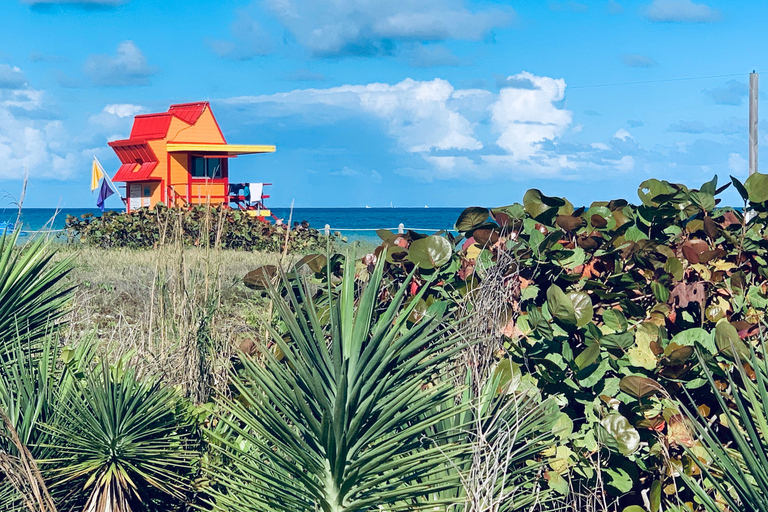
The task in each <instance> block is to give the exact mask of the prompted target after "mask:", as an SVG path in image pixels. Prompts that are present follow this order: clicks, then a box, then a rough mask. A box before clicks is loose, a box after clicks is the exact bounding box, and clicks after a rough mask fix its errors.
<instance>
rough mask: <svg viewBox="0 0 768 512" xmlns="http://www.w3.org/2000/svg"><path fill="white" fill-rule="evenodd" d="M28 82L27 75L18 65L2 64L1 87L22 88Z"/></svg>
mask: <svg viewBox="0 0 768 512" xmlns="http://www.w3.org/2000/svg"><path fill="white" fill-rule="evenodd" d="M26 83H27V77H26V76H24V73H23V72H22V71H21V69H19V68H18V67H16V66H9V65H8V64H0V89H20V88H22V87H24V86H25V85H26Z"/></svg>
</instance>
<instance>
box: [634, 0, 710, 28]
mask: <svg viewBox="0 0 768 512" xmlns="http://www.w3.org/2000/svg"><path fill="white" fill-rule="evenodd" d="M645 17H646V18H648V19H649V20H651V21H658V22H673V23H685V22H693V23H711V22H715V21H719V20H720V11H718V10H717V9H713V8H712V7H710V6H708V5H707V4H703V3H695V2H693V1H692V0H653V2H651V5H649V6H648V9H647V10H646V12H645Z"/></svg>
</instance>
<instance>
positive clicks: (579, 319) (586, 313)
mask: <svg viewBox="0 0 768 512" xmlns="http://www.w3.org/2000/svg"><path fill="white" fill-rule="evenodd" d="M566 295H567V296H568V298H569V299H571V302H572V303H573V309H574V313H575V314H576V327H584V326H585V325H587V324H588V323H589V322H591V321H592V315H593V314H594V312H593V309H592V299H590V298H589V295H588V294H586V293H583V292H569V293H567V294H566Z"/></svg>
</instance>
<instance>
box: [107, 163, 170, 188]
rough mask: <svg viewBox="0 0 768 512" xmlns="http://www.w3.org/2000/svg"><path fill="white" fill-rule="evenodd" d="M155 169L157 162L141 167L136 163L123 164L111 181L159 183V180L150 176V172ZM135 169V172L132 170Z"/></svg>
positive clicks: (144, 164)
mask: <svg viewBox="0 0 768 512" xmlns="http://www.w3.org/2000/svg"><path fill="white" fill-rule="evenodd" d="M155 167H157V162H146V163H143V164H141V165H139V164H137V163H135V162H134V163H128V164H123V165H121V166H120V168H119V169H118V170H117V173H115V177H114V178H112V181H122V182H126V183H127V182H130V181H160V178H157V177H153V176H151V174H152V171H153V170H155ZM134 169H136V170H134Z"/></svg>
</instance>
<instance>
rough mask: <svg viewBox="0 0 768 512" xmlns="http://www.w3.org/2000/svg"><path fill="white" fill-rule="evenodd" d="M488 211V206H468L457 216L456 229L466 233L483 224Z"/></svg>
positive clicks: (488, 213)
mask: <svg viewBox="0 0 768 512" xmlns="http://www.w3.org/2000/svg"><path fill="white" fill-rule="evenodd" d="M490 213H491V212H490V211H489V210H488V208H481V207H479V206H470V207H469V208H467V209H466V210H464V211H463V212H461V215H459V218H458V219H457V220H456V231H458V232H460V233H466V232H467V231H470V230H471V229H473V228H476V227H478V226H481V225H483V224H485V222H486V221H487V220H488V216H489V215H490Z"/></svg>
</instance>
